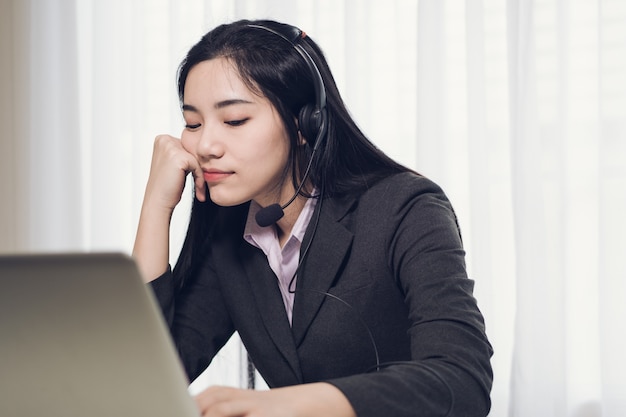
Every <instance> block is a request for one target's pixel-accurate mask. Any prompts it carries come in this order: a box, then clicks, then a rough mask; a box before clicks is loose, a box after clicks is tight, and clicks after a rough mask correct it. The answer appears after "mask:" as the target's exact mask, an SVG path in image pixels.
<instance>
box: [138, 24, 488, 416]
mask: <svg viewBox="0 0 626 417" xmlns="http://www.w3.org/2000/svg"><path fill="white" fill-rule="evenodd" d="M178 88H179V96H180V100H181V105H182V112H183V116H184V119H185V122H186V126H185V128H184V130H183V132H182V135H181V138H180V139H177V138H173V137H170V136H159V137H158V138H157V139H156V141H155V145H154V153H153V159H152V167H151V171H150V176H149V180H148V184H147V187H146V193H145V197H144V204H143V208H142V211H141V218H140V222H139V227H138V232H137V238H136V242H135V248H134V257H135V259H136V261H137V263H138V265H139V267H140V269H141V271H142V273H143V275H144V276H145V278H146V281H150V282H151V285H152V288H153V289H154V291H155V294H156V296H157V298H158V300H159V302H160V304H161V306H162V309H163V312H164V314H165V317H166V319H167V321H168V323H169V325H170V328H171V332H172V335H173V337H174V340H175V342H176V344H177V347H178V349H179V353H180V356H181V358H182V361H183V363H184V366H185V368H186V371H187V374H188V376H189V378H190V379H194V378H196V377H197V376H198V375H199V374H200V373H201V372H202V371H203V370H204V369H205V368H206V367H207V366H208V364H209V363H210V362H211V360H212V358H213V357H214V356H215V354H216V353H217V352H218V351H219V349H220V348H221V347H222V346H223V345H224V344H225V343H226V341H227V340H228V339H229V338H230V336H231V335H232V334H233V332H235V331H237V332H238V333H239V335H240V336H241V339H242V341H243V343H244V345H245V347H246V349H247V350H248V352H249V354H250V357H251V358H252V360H253V362H254V364H255V365H256V367H257V369H258V370H259V372H260V373H261V375H262V376H263V377H264V379H265V380H266V382H267V383H268V385H269V386H270V387H271V388H272V389H271V390H266V391H254V390H242V389H235V388H228V387H211V388H209V389H207V390H206V391H204V392H203V393H201V394H200V395H198V396H197V398H196V399H197V403H198V406H199V407H200V410H201V413H202V414H203V415H205V416H256V417H259V416H271V417H280V416H285V417H286V416H290V417H294V416H376V417H379V416H381V415H387V416H394V417H401V416H461V415H462V416H485V415H486V414H487V413H488V411H489V407H490V398H489V395H490V389H491V383H492V373H491V367H490V356H491V353H492V350H491V346H490V344H489V342H488V340H487V337H486V335H485V331H484V324H483V318H482V315H481V313H480V311H479V309H478V307H477V305H476V302H475V299H474V297H473V295H472V289H473V282H472V281H471V280H470V279H468V277H467V275H466V270H465V264H464V251H463V247H462V242H461V236H460V233H459V230H458V226H457V222H456V217H455V214H454V212H453V210H452V208H451V206H450V203H449V201H448V199H447V198H446V196H445V194H444V193H443V192H442V190H441V189H440V188H439V187H438V186H437V185H435V184H434V183H432V182H431V181H429V180H428V179H426V178H424V177H423V176H420V175H418V174H416V173H414V172H412V171H411V170H409V169H407V168H405V167H403V166H401V165H399V164H397V163H396V162H394V161H392V160H391V159H390V158H388V157H387V156H385V155H384V154H383V153H381V152H380V151H379V150H378V149H377V148H376V147H375V146H374V145H372V143H370V142H369V141H368V139H367V138H366V137H365V136H364V135H363V133H362V132H361V131H360V130H359V128H358V127H357V126H356V124H355V123H354V121H353V120H352V119H351V117H350V115H349V113H348V111H347V110H346V108H345V106H344V104H343V102H342V100H341V97H340V95H339V92H338V90H337V87H336V85H335V82H334V80H333V77H332V75H331V73H330V70H329V68H328V65H327V63H326V61H325V59H324V57H323V54H322V52H321V51H320V49H319V48H318V46H317V45H316V44H315V43H314V42H313V40H311V38H310V37H308V36H307V35H306V34H305V33H304V32H301V31H300V30H298V29H297V28H294V27H292V26H288V25H284V24H281V23H277V22H273V21H239V22H235V23H232V24H228V25H222V26H219V27H217V28H216V29H214V30H212V31H211V32H209V33H208V34H206V35H205V36H204V37H203V38H202V39H201V40H200V41H199V42H198V44H196V45H195V46H194V47H193V48H191V50H190V51H189V53H188V55H187V57H186V58H185V60H184V61H183V63H182V64H181V67H180V70H179V81H178ZM189 173H191V174H192V175H193V177H194V184H195V187H194V188H195V190H194V191H195V192H194V195H195V196H194V202H193V208H192V213H191V219H190V224H189V229H188V233H187V237H186V240H185V243H184V245H183V248H182V251H181V253H180V256H179V258H178V261H177V264H176V266H175V268H174V270H173V271H171V270H170V268H169V264H168V259H169V247H168V241H169V226H170V223H169V222H170V217H171V214H172V211H173V209H174V207H175V206H176V205H177V204H178V202H179V201H180V199H181V195H182V192H183V188H184V183H185V177H186V175H187V174H189ZM257 213H258V214H257Z"/></svg>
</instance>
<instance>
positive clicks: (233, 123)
mask: <svg viewBox="0 0 626 417" xmlns="http://www.w3.org/2000/svg"><path fill="white" fill-rule="evenodd" d="M248 120H250V119H249V118H248V117H246V118H245V119H240V120H227V121H225V122H224V123H226V124H227V125H229V126H233V127H237V126H241V125H243V124H245V123H246V122H247V121H248Z"/></svg>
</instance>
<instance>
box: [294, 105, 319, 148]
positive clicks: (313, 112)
mask: <svg viewBox="0 0 626 417" xmlns="http://www.w3.org/2000/svg"><path fill="white" fill-rule="evenodd" d="M322 117H323V114H322V111H321V110H320V109H318V108H317V107H315V106H313V105H311V104H307V105H306V106H304V107H302V109H301V110H300V115H299V116H298V127H299V129H300V133H302V136H304V138H305V139H306V141H307V143H308V144H309V145H310V146H311V147H313V146H314V145H315V141H316V139H317V135H318V133H319V131H320V129H321V127H322Z"/></svg>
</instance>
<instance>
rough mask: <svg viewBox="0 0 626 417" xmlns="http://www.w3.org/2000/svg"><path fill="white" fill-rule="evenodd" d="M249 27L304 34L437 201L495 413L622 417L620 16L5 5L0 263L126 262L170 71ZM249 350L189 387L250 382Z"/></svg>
mask: <svg viewBox="0 0 626 417" xmlns="http://www.w3.org/2000/svg"><path fill="white" fill-rule="evenodd" d="M244 17H245V18H266V17H268V18H274V19H278V20H284V21H287V22H290V23H292V24H295V25H297V26H299V27H301V28H302V29H304V30H305V31H306V32H308V33H309V34H310V35H311V36H312V37H313V38H314V39H316V41H318V43H319V44H320V45H321V46H322V48H323V49H324V51H325V52H326V55H327V58H328V60H329V62H330V65H331V67H332V68H333V70H334V74H335V77H336V80H337V83H338V84H339V87H340V90H341V91H342V93H343V95H344V98H345V100H346V102H347V104H348V107H349V108H350V109H351V111H352V113H353V115H354V117H355V118H356V120H357V121H358V122H359V124H360V125H361V126H362V128H363V129H364V131H365V132H366V133H367V134H368V135H369V136H370V137H371V139H372V140H373V141H374V142H375V143H376V144H377V145H378V146H380V147H381V148H382V149H383V150H385V151H386V152H387V153H388V154H389V155H391V156H392V157H394V158H396V159H397V160H399V161H400V162H402V163H405V164H406V165H409V166H411V167H413V168H415V169H417V170H418V171H420V172H422V173H423V174H425V175H427V176H430V177H431V178H433V179H434V180H435V181H436V182H438V183H439V184H441V185H442V186H443V187H444V189H445V190H446V191H447V193H448V195H449V196H450V198H451V200H452V202H453V204H454V205H455V207H456V210H457V212H458V215H459V220H460V224H461V227H462V229H463V235H464V240H465V244H466V247H467V251H468V269H469V272H470V275H471V276H472V278H473V279H475V281H476V296H477V298H478V300H479V304H480V306H481V308H482V310H483V312H484V315H485V318H486V323H487V332H488V334H489V337H490V339H491V341H492V344H493V346H494V349H495V355H494V357H493V366H494V371H495V380H494V388H493V392H492V400H493V407H492V412H491V414H490V415H491V416H493V417H500V416H512V417H513V416H514V417H543V416H545V417H561V416H567V417H600V416H602V417H623V416H624V415H626V383H625V382H622V378H623V375H626V361H625V360H624V359H623V352H624V351H626V332H625V331H624V326H625V324H624V321H626V303H624V302H623V301H622V299H623V296H624V295H625V294H626V266H625V263H624V262H623V261H622V258H623V257H624V256H625V254H626V244H624V238H623V236H625V235H626V221H624V214H623V213H626V161H625V160H626V2H625V1H623V0H569V1H568V0H507V1H504V0H465V1H462V0H390V1H385V2H375V1H371V2H368V1H365V0H363V1H359V0H320V1H315V2H312V1H304V0H303V1H279V0H273V1H271V0H247V1H244V0H239V1H237V0H220V1H218V0H204V1H203V0H185V1H176V0H133V1H126V0H106V1H104V0H0V86H1V91H0V127H1V128H2V130H1V135H2V140H1V142H0V152H1V154H0V251H1V252H4V253H11V252H24V251H27V252H33V251H104V250H107V251H108V250H116V251H123V252H130V249H131V247H132V242H133V238H134V233H135V227H136V223H137V217H138V214H139V210H140V205H141V199H142V194H143V188H144V184H145V181H146V179H147V174H148V169H149V163H150V154H151V148H152V141H153V138H154V137H155V136H156V135H157V134H160V133H169V134H173V135H178V134H179V132H180V130H181V128H182V120H181V118H180V115H179V111H178V102H177V98H176V91H175V75H176V67H177V64H178V63H179V62H180V60H181V58H182V57H183V55H184V53H185V51H186V50H187V49H188V48H189V47H190V46H191V45H192V44H193V43H194V42H195V41H197V40H198V39H199V37H200V36H201V35H202V34H203V33H205V32H206V31H207V30H208V29H210V28H211V27H213V26H215V25H217V24H219V23H222V22H228V21H231V20H234V19H238V18H244ZM185 200H189V199H185ZM188 208H189V204H188V201H187V202H186V203H184V204H183V205H182V206H181V207H180V208H179V210H177V212H176V213H175V216H174V220H173V230H174V232H173V235H172V246H173V247H174V248H175V250H174V251H173V253H172V262H174V261H175V256H176V249H177V248H178V247H179V246H180V243H181V241H182V238H183V235H184V230H185V225H186V220H187V214H186V212H187V210H188ZM244 354H245V353H244V352H243V351H242V349H241V348H240V346H239V344H238V341H237V340H236V339H234V340H233V341H232V342H231V343H230V344H229V346H228V349H226V350H225V351H224V352H223V353H222V354H221V355H220V357H219V358H218V359H217V360H216V361H215V364H213V365H212V366H211V368H210V369H209V370H208V371H207V372H206V373H205V375H203V377H202V378H201V379H200V380H199V381H196V384H195V385H194V386H195V387H196V389H201V388H202V387H203V386H206V385H207V384H211V383H224V384H231V385H242V384H244V380H245V378H244V375H245V369H243V368H242V366H241V364H243V363H244V361H243V358H244Z"/></svg>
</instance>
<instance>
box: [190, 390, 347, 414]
mask: <svg viewBox="0 0 626 417" xmlns="http://www.w3.org/2000/svg"><path fill="white" fill-rule="evenodd" d="M196 403H197V404H198V407H199V408H200V413H201V415H202V416H203V417H309V416H310V417H317V416H324V417H333V416H336V417H356V414H355V413H354V410H353V409H352V406H351V405H350V403H349V402H348V400H347V399H346V397H345V396H344V395H343V394H342V393H341V391H339V389H337V388H336V387H334V386H333V385H331V384H327V383H322V382H320V383H315V384H305V385H295V386H292V387H285V388H275V389H272V390H269V391H253V390H244V389H238V388H229V387H219V386H214V387H210V388H208V389H207V390H205V391H203V392H202V393H200V394H199V395H198V396H196Z"/></svg>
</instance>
